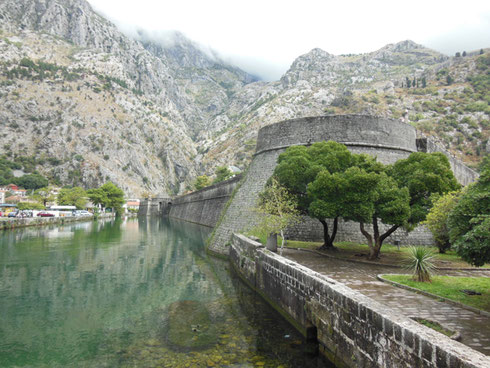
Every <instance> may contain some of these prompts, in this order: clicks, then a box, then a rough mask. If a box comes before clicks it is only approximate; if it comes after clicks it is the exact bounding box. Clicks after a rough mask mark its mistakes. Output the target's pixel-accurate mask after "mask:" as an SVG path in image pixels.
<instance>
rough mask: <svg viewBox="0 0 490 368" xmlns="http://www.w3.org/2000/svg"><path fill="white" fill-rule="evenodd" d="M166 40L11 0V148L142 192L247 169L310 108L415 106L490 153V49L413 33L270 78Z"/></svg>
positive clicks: (371, 110)
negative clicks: (451, 48) (446, 45)
mask: <svg viewBox="0 0 490 368" xmlns="http://www.w3.org/2000/svg"><path fill="white" fill-rule="evenodd" d="M166 37H167V39H166V40H164V39H159V37H158V35H157V36H155V35H150V34H147V33H145V32H144V31H138V32H137V34H135V35H132V36H128V35H126V34H124V33H122V32H121V31H120V30H118V29H117V28H116V26H114V25H113V24H112V23H110V22H109V21H107V20H106V19H104V18H103V17H102V16H100V15H98V14H97V13H95V12H94V11H93V10H92V8H91V7H90V5H89V4H88V3H87V2H86V1H85V0H0V123H1V127H2V141H1V144H0V154H4V155H6V156H7V157H9V159H15V160H18V161H19V162H21V161H26V159H27V158H28V159H29V160H30V162H34V163H35V165H34V166H35V168H36V169H37V170H38V171H39V172H41V173H42V174H43V175H45V176H47V177H48V178H50V179H51V180H52V181H54V182H57V183H58V184H63V185H67V184H68V185H83V186H85V187H92V186H96V185H100V184H102V183H103V182H105V181H106V180H111V181H113V182H115V183H116V184H118V185H119V186H121V187H122V188H123V189H124V190H125V191H126V192H127V193H128V195H130V196H142V195H143V194H144V193H145V192H146V193H154V194H162V195H174V194H177V193H181V192H183V191H185V190H187V189H188V188H191V187H192V182H193V181H194V179H195V178H196V177H197V176H198V175H202V174H207V175H212V174H213V173H214V170H215V168H216V167H217V166H222V165H235V166H238V167H240V168H242V169H243V168H245V167H246V165H247V164H248V162H249V160H250V158H251V155H252V153H253V151H254V148H255V137H256V133H257V131H258V129H260V128H261V127H262V126H264V125H267V124H270V123H274V122H277V121H280V120H284V119H289V118H294V117H301V116H311V115H320V114H325V113H368V114H376V115H381V116H387V117H391V118H396V119H399V118H402V116H403V115H406V117H407V118H408V119H409V120H410V122H411V123H412V124H414V125H416V126H417V127H418V128H419V129H421V131H423V132H424V133H425V134H429V135H434V136H436V137H438V138H439V139H440V140H441V142H443V143H444V144H445V145H446V146H447V148H449V149H451V150H452V151H453V152H454V153H456V154H458V155H460V156H461V157H462V158H463V159H465V160H466V161H467V162H469V163H473V164H476V163H477V162H478V161H479V160H481V157H482V155H483V154H484V153H485V152H488V149H489V147H488V130H489V123H488V115H489V108H488V102H489V98H488V90H489V88H488V83H489V82H488V67H489V63H488V53H485V54H484V55H482V56H480V55H478V52H477V53H476V54H475V55H473V54H470V55H468V56H466V57H459V58H455V57H451V58H450V57H447V56H444V55H442V54H440V53H438V52H436V51H434V50H430V49H427V48H425V47H423V46H421V45H418V44H416V43H414V42H412V41H403V42H399V43H397V44H390V45H387V46H385V47H383V48H381V49H380V50H377V51H374V52H372V53H366V54H361V55H338V56H336V55H332V54H329V53H328V52H326V51H323V50H321V49H314V50H312V51H310V52H309V53H307V54H305V55H301V56H299V57H298V58H297V59H296V60H295V61H294V62H293V64H292V65H291V67H290V69H289V70H288V71H287V72H286V73H285V74H284V75H283V77H282V78H281V79H280V80H279V81H274V82H262V81H259V80H257V78H255V77H254V76H252V75H250V74H248V73H246V72H244V71H242V70H240V69H239V68H237V67H234V66H232V65H229V64H227V63H226V62H224V61H223V60H221V59H220V58H219V57H218V56H217V55H216V53H214V52H213V51H212V50H207V49H204V48H202V47H201V46H199V45H198V44H196V43H194V42H192V41H190V40H188V39H186V38H185V37H184V36H183V35H182V34H179V33H177V32H175V33H174V34H170V35H166ZM168 39H170V42H169V40H168ZM448 76H449V79H448ZM407 78H408V80H410V83H412V81H413V79H414V78H415V79H416V81H418V84H419V86H418V88H407ZM423 80H424V81H425V87H424V88H422V81H423ZM416 84H417V82H416Z"/></svg>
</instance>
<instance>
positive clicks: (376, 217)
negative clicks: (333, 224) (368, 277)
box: [353, 172, 410, 260]
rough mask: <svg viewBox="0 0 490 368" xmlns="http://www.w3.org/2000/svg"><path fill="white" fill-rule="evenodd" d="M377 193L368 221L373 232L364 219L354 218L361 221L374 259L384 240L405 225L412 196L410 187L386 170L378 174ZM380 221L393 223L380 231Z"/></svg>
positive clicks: (377, 255) (370, 253)
mask: <svg viewBox="0 0 490 368" xmlns="http://www.w3.org/2000/svg"><path fill="white" fill-rule="evenodd" d="M373 190H374V191H375V193H376V195H375V196H374V200H373V208H374V210H373V213H372V215H371V217H370V218H368V220H367V221H365V222H366V223H371V224H372V228H373V233H372V234H370V233H369V232H368V230H367V229H366V228H365V226H364V223H365V222H364V221H362V219H359V218H353V219H354V220H357V221H358V222H359V228H360V230H361V233H362V234H363V235H364V237H365V238H366V240H367V243H368V246H369V256H368V258H369V259H371V260H373V259H376V258H378V257H379V253H380V252H381V247H382V246H383V242H384V241H385V240H386V238H388V237H389V236H390V235H391V234H393V233H394V232H395V231H396V230H397V229H398V228H399V227H401V226H404V225H405V224H406V222H407V220H408V218H409V216H410V198H409V195H408V189H407V188H404V187H400V186H399V185H398V184H397V182H396V181H395V180H394V179H393V178H392V177H390V176H388V175H387V174H386V173H385V172H380V173H378V174H377V182H376V184H375V186H374V187H373ZM379 221H381V222H382V223H384V224H386V225H391V226H390V227H389V228H388V229H387V230H386V231H385V232H384V233H381V232H380V226H379Z"/></svg>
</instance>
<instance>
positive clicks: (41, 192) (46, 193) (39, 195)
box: [31, 187, 56, 206]
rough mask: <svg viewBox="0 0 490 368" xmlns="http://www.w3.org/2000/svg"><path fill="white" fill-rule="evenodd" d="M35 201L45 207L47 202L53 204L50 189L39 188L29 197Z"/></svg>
mask: <svg viewBox="0 0 490 368" xmlns="http://www.w3.org/2000/svg"><path fill="white" fill-rule="evenodd" d="M31 198H32V199H34V200H35V201H37V202H39V203H42V205H43V206H46V204H47V203H48V202H53V201H54V200H55V199H56V198H55V196H54V195H53V194H52V188H51V187H44V188H39V189H37V190H36V191H34V194H33V195H32V196H31Z"/></svg>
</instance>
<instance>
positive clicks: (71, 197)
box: [58, 187, 87, 210]
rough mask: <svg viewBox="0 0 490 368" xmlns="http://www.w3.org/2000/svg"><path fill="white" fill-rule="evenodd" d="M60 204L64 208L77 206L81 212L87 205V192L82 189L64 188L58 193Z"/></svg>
mask: <svg viewBox="0 0 490 368" xmlns="http://www.w3.org/2000/svg"><path fill="white" fill-rule="evenodd" d="M58 204H59V205H62V206H76V207H77V209H79V210H81V209H83V208H85V205H86V204H87V192H85V189H83V188H81V187H74V188H63V189H61V190H60V192H59V193H58Z"/></svg>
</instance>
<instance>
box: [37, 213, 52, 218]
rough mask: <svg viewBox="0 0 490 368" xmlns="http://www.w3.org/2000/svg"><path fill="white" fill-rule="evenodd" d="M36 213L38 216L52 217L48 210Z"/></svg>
mask: <svg viewBox="0 0 490 368" xmlns="http://www.w3.org/2000/svg"><path fill="white" fill-rule="evenodd" d="M37 215H38V216H39V217H54V215H53V214H52V213H49V212H39V213H38V214H37Z"/></svg>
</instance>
